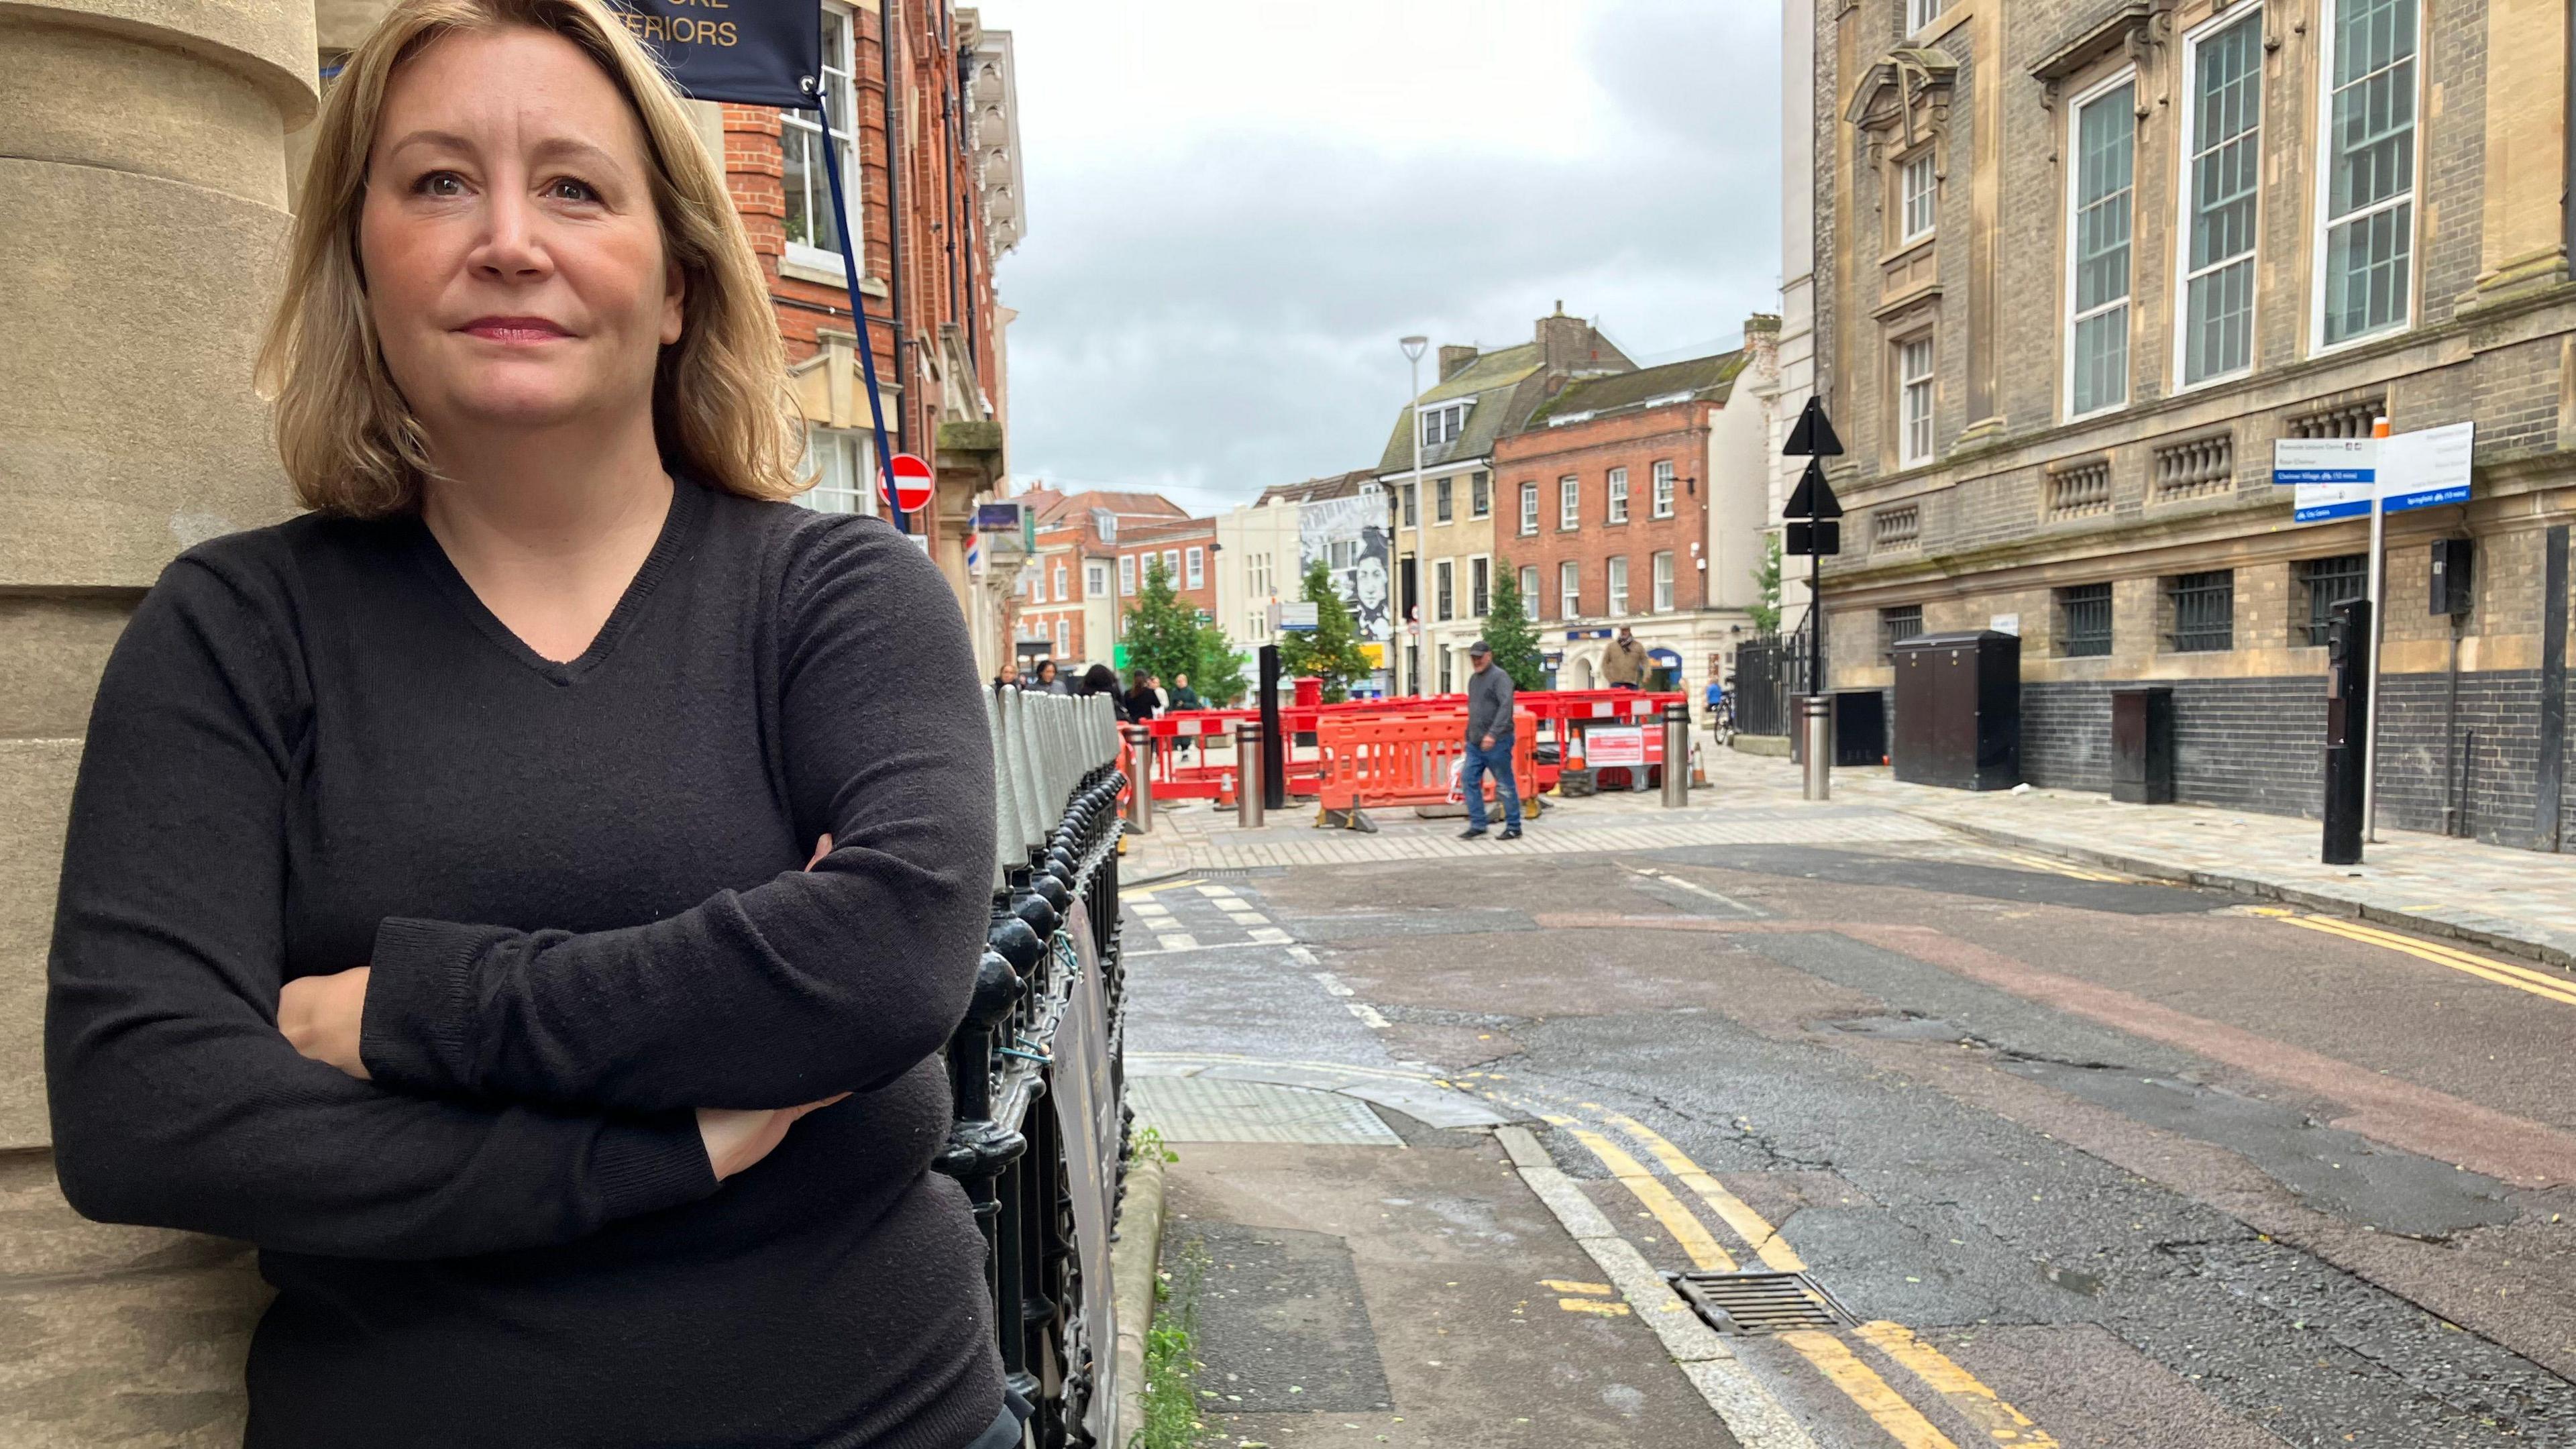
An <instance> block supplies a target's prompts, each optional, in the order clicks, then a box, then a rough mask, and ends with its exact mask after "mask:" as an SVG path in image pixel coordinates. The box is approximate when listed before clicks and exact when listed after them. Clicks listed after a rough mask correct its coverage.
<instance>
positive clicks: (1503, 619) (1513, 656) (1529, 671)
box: [1485, 569, 1547, 689]
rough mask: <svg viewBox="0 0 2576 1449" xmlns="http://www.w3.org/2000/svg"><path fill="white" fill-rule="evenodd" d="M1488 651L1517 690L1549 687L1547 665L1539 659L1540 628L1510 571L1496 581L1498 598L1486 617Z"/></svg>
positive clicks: (1495, 590) (1496, 666) (1517, 580)
mask: <svg viewBox="0 0 2576 1449" xmlns="http://www.w3.org/2000/svg"><path fill="white" fill-rule="evenodd" d="M1485 647H1487V648H1489V649H1491V650H1493V651H1494V667H1495V668H1497V669H1499V670H1501V671H1503V672H1504V673H1505V674H1508V675H1510V676H1511V677H1512V688H1514V689H1537V688H1540V687H1541V686H1543V685H1545V684H1546V683H1547V664H1546V661H1544V660H1542V659H1540V658H1539V648H1538V625H1536V624H1534V623H1532V622H1531V621H1530V616H1529V610H1528V608H1527V607H1526V606H1525V605H1523V604H1522V602H1521V585H1520V580H1519V579H1517V578H1515V577H1513V575H1512V571H1511V570H1510V569H1504V570H1503V571H1502V577H1500V578H1497V579H1496V580H1494V597H1493V603H1492V605H1491V606H1490V612H1488V613H1487V614H1486V615H1485Z"/></svg>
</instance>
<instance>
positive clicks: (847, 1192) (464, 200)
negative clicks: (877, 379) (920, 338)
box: [46, 0, 1020, 1449]
mask: <svg viewBox="0 0 2576 1449" xmlns="http://www.w3.org/2000/svg"><path fill="white" fill-rule="evenodd" d="M309 135H310V138H311V142H312V149H311V160H310V163H309V165H308V167H307V169H306V172H305V175H304V177H303V182H302V185H301V187H300V188H299V190H298V193H297V194H298V195H300V196H301V197H302V198H303V199H304V203H305V205H304V206H303V208H302V209H301V210H300V211H299V212H298V213H297V214H296V216H295V217H294V219H293V221H292V223H291V233H290V238H289V241H288V245H287V249H286V250H287V257H288V265H287V267H286V276H285V279H284V286H283V289H282V295H281V297H280V300H279V302H278V305H277V311H276V314H275V320H274V321H273V322H272V324H271V328H270V331H269V334H268V342H267V345H266V347H265V349H264V352H263V355H262V360H261V369H260V370H261V380H262V382H263V384H264V385H265V388H266V390H268V391H270V392H271V395H272V396H274V397H275V398H276V400H277V431H278V444H279V451H280V453H281V455H282V457H283V460H284V471H285V473H286V475H287V477H288V479H289V480H290V482H291V483H292V485H293V486H294V488H295V490H296V492H297V495H298V497H299V499H300V501H301V502H302V503H303V504H304V506H305V507H306V508H307V509H308V510H310V511H308V512H306V513H304V514H302V515H301V516H299V517H296V518H294V519H292V520H290V521H288V522H285V523H280V524H277V525H274V526H272V527H267V528H261V529H256V530H253V531H250V532H246V533H236V534H231V535H229V536H225V537H221V538H217V539H214V540H212V541H209V542H206V543H203V544H200V545H198V546H197V547H194V548H192V549H190V550H189V551H188V552H186V553H185V554H183V555H181V556H180V557H179V559H178V560H177V561H176V562H174V563H172V564H171V565H170V567H169V568H168V569H167V570H165V571H164V572H163V573H162V575H161V578H160V581H159V582H158V583H157V584H156V585H154V587H153V588H152V589H151V591H150V592H149V593H148V594H146V595H145V597H144V598H143V599H142V601H141V602H140V604H139V605H138V606H137V607H136V609H135V612H134V614H133V617H132V620H131V621H130V622H129V623H128V625H127V626H126V628H125V630H124V633H123V635H122V637H121V638H120V639H119V640H118V642H117V644H116V647H115V650H114V653H113V655H112V657H111V658H110V660H109V662H108V664H107V667H106V670H105V673H104V676H103V678H102V680H101V682H100V685H99V690H98V697H97V713H96V715H95V716H94V718H93V723H92V727H91V731H90V734H89V737H88V741H87V744H86V747H85V755H84V758H83V761H82V764H81V768H80V774H79V779H78V784H77V785H76V787H75V790H74V794H73V799H72V803H71V809H70V823H69V830H68V834H67V837H66V844H65V847H64V851H63V858H62V865H61V887H60V898H59V900H60V907H59V911H58V913H57V917H56V927H55V936H54V941H53V949H52V954H51V958H50V981H49V996H48V999H47V1014H46V1061H47V1066H48V1070H49V1076H48V1080H47V1088H48V1092H49V1095H50V1100H51V1105H52V1112H53V1129H54V1130H53V1135H54V1148H55V1152H56V1154H57V1155H56V1158H55V1165H56V1167H57V1169H58V1171H59V1174H60V1180H61V1184H62V1189H63V1192H64V1194H65V1195H66V1196H67V1197H68V1198H69V1199H70V1201H71V1203H72V1205H73V1206H74V1207H75V1208H76V1209H78V1210H79V1211H80V1212H82V1213H84V1214H86V1215H88V1216H90V1217H92V1218H96V1219H100V1220H103V1221H109V1222H119V1223H134V1224H145V1225H151V1226H156V1227H165V1228H175V1229H185V1230H189V1231H193V1232H200V1233H210V1234H215V1235H217V1236H220V1237H226V1238H237V1239H247V1240H249V1241H250V1242H253V1243H255V1244H257V1245H258V1247H259V1250H260V1252H259V1267H260V1272H261V1275H262V1276H263V1277H264V1278H266V1279H267V1281H268V1282H269V1283H270V1284H271V1285H273V1286H274V1288H275V1289H276V1296H275V1298H274V1300H273V1301H272V1303H271V1304H270V1306H269V1307H268V1310H267V1313H266V1316H265V1318H264V1319H263V1320H262V1322H261V1323H260V1326H259V1329H258V1332H257V1333H256V1335H255V1336H254V1338H253V1340H252V1344H251V1348H250V1358H249V1368H248V1374H247V1377H248V1387H249V1420H248V1427H247V1430H246V1432H245V1436H244V1439H243V1442H244V1444H245V1445H246V1446H248V1449H319V1446H331V1445H348V1444H366V1445H375V1446H386V1449H393V1446H433V1445H464V1444H471V1445H477V1446H489V1449H626V1446H634V1445H641V1444H697V1445H714V1444H726V1445H734V1446H741V1449H811V1446H816V1445H825V1444H836V1445H858V1444H866V1445H872V1446H879V1449H895V1446H904V1449H953V1446H970V1445H971V1446H981V1445H988V1444H990V1445H1016V1444H1018V1443H1019V1442H1020V1429H1019V1427H1018V1422H1017V1420H1018V1415H1016V1414H1014V1413H1012V1412H1010V1410H1009V1409H1008V1408H1006V1403H1007V1402H1008V1401H1007V1400H1006V1398H1005V1393H1004V1384H1003V1377H1002V1368H1001V1362H1000V1356H999V1352H998V1349H997V1346H996V1342H995V1335H994V1332H993V1328H992V1310H991V1304H990V1301H989V1299H988V1296H987V1292H986V1287H985V1277H984V1261H985V1246H984V1240H983V1237H982V1235H981V1234H980V1233H979V1232H978V1231H977V1228H976V1223H975V1216H974V1213H973V1211H972V1209H971V1208H970V1206H969V1204H968V1202H967V1198H966V1194H965V1192H964V1190H963V1189H962V1188H961V1187H960V1186H959V1185H958V1184H957V1182H956V1181H955V1180H954V1179H952V1178H949V1177H946V1176H942V1175H939V1174H937V1173H935V1172H933V1171H932V1169H931V1164H932V1161H933V1159H934V1157H935V1156H936V1155H937V1154H938V1153H939V1152H940V1151H941V1150H942V1148H943V1146H944V1144H945V1143H946V1141H947V1135H946V1134H947V1129H948V1119H949V1101H950V1093H949V1080H948V1069H947V1066H946V1064H945V1063H944V1062H943V1060H942V1059H941V1056H940V1051H941V1048H942V1047H943V1046H944V1045H945V1043H946V1042H947V1040H948V1038H949V1036H950V1034H951V1033H952V1032H953V1031H954V1029H955V1028H956V1026H957V1024H958V1022H959V1021H960V1020H961V1019H962V1017H963V1014H964V1011H965V1008H966V1004H967V1000H968V997H969V995H970V993H971V992H972V991H973V990H974V989H975V984H976V980H977V975H976V972H977V962H978V959H979V957H980V955H981V953H982V950H983V946H984V936H985V929H986V918H987V914H988V910H989V905H990V897H989V895H988V894H987V889H986V888H987V885H988V884H989V882H990V880H991V876H992V868H993V849H994V812H993V778H992V766H991V756H990V753H989V752H988V751H987V750H986V749H985V748H984V747H983V739H984V731H985V728H986V726H985V716H984V704H983V702H982V701H981V700H980V699H979V698H978V697H977V693H978V686H977V684H976V680H975V665H974V651H973V648H972V646H971V642H970V640H969V637H968V633H967V630H966V626H965V623H964V621H963V620H962V619H961V618H960V617H959V614H958V609H957V604H956V602H955V599H954V597H953V596H952V595H951V594H950V592H949V590H948V588H947V585H946V584H945V582H944V581H943V580H942V578H941V576H940V574H939V571H938V569H937V568H936V567H935V566H934V565H933V564H932V563H931V562H930V561H929V560H928V559H927V558H926V557H925V556H924V555H923V554H922V552H921V551H920V550H919V549H918V548H915V547H914V546H913V545H912V543H911V542H910V541H909V540H907V539H905V538H904V537H902V536H901V535H899V534H897V533H895V532H894V531H893V530H891V529H890V528H888V527H887V526H886V525H885V524H884V523H883V522H881V521H879V520H876V519H873V518H866V517H860V516H856V515H848V514H830V513H819V512H815V511H811V510H808V509H804V508H799V507H796V506H795V505H794V504H793V503H792V502H790V501H789V500H791V499H792V498H793V496H794V495H795V494H797V493H798V492H800V491H801V490H802V489H803V487H804V486H805V483H804V480H803V479H802V478H800V477H799V476H798V470H797V468H796V465H795V459H796V456H797V426H796V421H795V419H794V417H793V415H792V414H791V413H788V412H785V411H782V409H781V406H780V403H779V401H778V399H779V396H780V389H779V386H778V379H779V378H780V377H781V376H783V375H784V373H785V363H784V359H783V357H782V355H781V348H780V342H779V336H778V328H777V320H776V317H775V315H774V314H773V313H772V311H771V307H770V301H769V297H768V295H767V293H766V290H765V287H764V284H763V281H762V275H761V269H760V263H759V260H758V258H757V256H756V255H755V254H754V252H753V250H752V246H751V241H750V238H749V237H748V236H747V235H746V234H745V232H744V229H743V224H742V222H741V220H740V219H739V217H738V215H737V213H736V211H735V208H734V205H733V200H732V198H731V197H730V196H729V195H728V194H727V192H726V189H725V178H724V173H723V171H722V169H721V167H720V166H719V165H718V164H717V163H715V162H714V161H712V160H710V158H709V157H708V155H707V154H706V152H705V151H704V150H703V149H702V148H701V147H700V146H699V144H698V136H697V131H696V127H695V123H694V122H693V121H692V120H691V118H690V116H689V114H688V113H687V111H686V110H684V109H683V107H682V105H681V102H680V98H679V96H678V95H677V94H676V93H675V92H674V91H673V89H672V87H671V84H670V82H669V81H668V80H667V79H666V78H665V77H664V74H663V72H662V70H661V68H660V66H659V65H658V63H657V62H656V59H655V57H654V56H653V55H652V54H651V53H650V52H648V51H647V50H646V49H645V48H644V47H643V45H642V44H641V42H639V41H638V40H637V39H636V37H635V35H634V33H633V32H632V31H630V30H629V29H628V28H627V27H626V25H624V24H623V23H621V22H620V21H619V20H618V19H617V18H616V16H615V15H614V14H613V13H612V12H610V11H609V10H607V9H606V8H604V6H603V5H602V4H601V3H599V0H543V3H535V0H401V3H398V4H396V5H394V6H393V7H392V9H391V11H390V12H389V13H388V14H387V15H386V16H385V17H384V19H383V20H382V21H381V23H380V24H379V25H378V26H377V28H376V29H375V31H374V32H373V33H372V35H370V36H369V38H368V39H367V40H366V41H364V42H363V43H362V44H360V45H359V46H358V48H357V49H356V50H355V51H354V52H352V53H351V54H350V55H349V56H348V58H347V61H346V63H345V66H344V67H343V68H342V69H341V71H340V74H339V77H338V80H337V82H336V83H335V84H334V85H333V86H332V87H331V88H330V90H329V93H328V95H327V97H326V98H325V100H324V101H323V105H322V111H321V114H320V116H319V118H318V119H317V120H316V121H315V122H314V123H313V126H312V129H311V131H310V133H309ZM961 742H963V743H964V744H965V745H966V746H967V747H963V748H961V747H960V746H961ZM692 903H695V904H692ZM362 1028H363V1029H362ZM853 1093H861V1094H864V1096H863V1097H862V1099H861V1100H859V1101H855V1102H848V1103H845V1104H844V1103H843V1102H842V1099H843V1098H845V1097H848V1096H850V1095H851V1094H853ZM836 1104H839V1105H836Z"/></svg>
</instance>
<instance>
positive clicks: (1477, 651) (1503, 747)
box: [1458, 639, 1521, 840]
mask: <svg viewBox="0 0 2576 1449" xmlns="http://www.w3.org/2000/svg"><path fill="white" fill-rule="evenodd" d="M1467 668H1468V674H1467V760H1466V764H1465V767H1464V768H1463V769H1462V770H1461V771H1460V772H1459V776H1458V784H1459V787H1460V789H1462V790H1463V791H1464V792H1465V794H1466V796H1467V828H1466V829H1465V830H1462V831H1460V832H1459V833H1458V838H1459V839H1461V840H1475V839H1478V838H1480V837H1482V836H1483V835H1484V833H1485V774H1486V772H1487V771H1491V772H1492V773H1493V776H1494V793H1495V794H1496V795H1498V796H1500V797H1501V798H1502V802H1503V833H1502V836H1501V837H1500V838H1501V839H1504V840H1518V839H1520V838H1521V791H1520V783H1519V782H1518V781H1516V780H1514V779H1513V778H1512V677H1511V676H1510V675H1508V674H1506V673H1504V672H1503V671H1502V670H1501V669H1499V668H1496V667H1495V665H1494V650H1493V646H1492V645H1489V644H1487V643H1486V642H1485V641H1484V640H1482V639H1479V640H1477V641H1476V642H1475V643H1473V644H1470V645H1468V646H1467Z"/></svg>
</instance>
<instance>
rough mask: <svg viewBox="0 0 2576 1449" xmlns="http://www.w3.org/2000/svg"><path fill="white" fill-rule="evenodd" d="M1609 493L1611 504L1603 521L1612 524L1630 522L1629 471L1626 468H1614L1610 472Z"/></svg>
mask: <svg viewBox="0 0 2576 1449" xmlns="http://www.w3.org/2000/svg"><path fill="white" fill-rule="evenodd" d="M1608 492H1609V494H1610V502H1609V504H1608V511H1607V512H1606V513H1605V514H1604V515H1603V519H1604V521H1606V522H1610V523H1625V522H1627V521H1628V470H1627V469H1625V468H1613V469H1611V470H1610V475H1609V488H1608Z"/></svg>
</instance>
